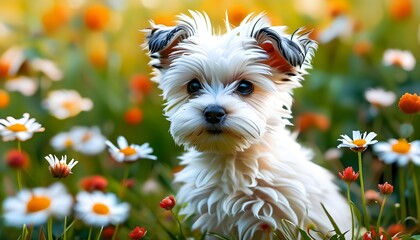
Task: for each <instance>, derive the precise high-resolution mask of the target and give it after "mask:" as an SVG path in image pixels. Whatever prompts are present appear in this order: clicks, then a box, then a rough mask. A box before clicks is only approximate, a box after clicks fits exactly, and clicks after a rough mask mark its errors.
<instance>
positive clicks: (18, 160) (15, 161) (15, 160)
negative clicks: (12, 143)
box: [6, 149, 29, 169]
mask: <svg viewBox="0 0 420 240" xmlns="http://www.w3.org/2000/svg"><path fill="white" fill-rule="evenodd" d="M6 163H7V165H8V166H9V167H12V168H19V169H22V168H26V167H28V165H29V156H28V154H26V153H25V152H22V151H19V150H17V149H12V150H10V151H8V152H7V153H6Z"/></svg>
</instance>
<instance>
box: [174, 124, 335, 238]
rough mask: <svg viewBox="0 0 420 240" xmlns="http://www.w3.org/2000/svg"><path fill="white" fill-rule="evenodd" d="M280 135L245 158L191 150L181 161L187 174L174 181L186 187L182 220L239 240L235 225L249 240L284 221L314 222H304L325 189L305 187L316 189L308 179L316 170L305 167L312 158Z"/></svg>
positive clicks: (243, 154) (181, 194)
mask: <svg viewBox="0 0 420 240" xmlns="http://www.w3.org/2000/svg"><path fill="white" fill-rule="evenodd" d="M285 132H286V131H285ZM281 135H283V137H282V138H279V137H277V139H273V138H269V139H268V138H265V139H264V140H263V141H262V142H260V143H258V144H254V145H253V146H251V147H250V148H249V149H247V150H246V151H244V152H236V153H233V154H217V153H205V152H197V151H194V150H192V151H189V152H187V153H185V154H184V155H183V156H182V157H181V160H182V162H181V164H183V165H185V168H184V169H183V170H182V171H181V172H179V173H178V174H177V175H176V178H175V181H176V182H179V183H182V187H181V188H180V191H179V193H178V196H177V198H178V200H179V201H180V202H185V203H188V205H187V206H186V207H185V208H183V209H182V210H181V211H182V212H181V213H182V214H185V215H193V214H197V215H198V216H199V219H198V220H197V221H196V223H195V224H194V226H193V227H194V228H201V229H202V230H204V229H205V230H208V231H216V232H220V231H221V232H229V233H232V234H233V235H236V234H235V232H234V227H235V225H237V226H238V227H243V228H244V229H247V230H246V231H241V230H240V229H239V233H240V234H243V235H242V236H240V238H244V239H246V238H247V236H255V234H257V233H258V232H260V231H262V230H263V226H264V225H265V224H269V225H270V226H273V227H274V228H278V227H279V226H278V224H279V223H280V221H281V219H288V220H290V221H291V222H293V223H295V224H297V225H301V226H305V225H308V224H309V223H311V222H312V221H313V220H311V219H310V218H307V217H306V216H307V211H309V209H311V208H312V205H311V202H310V200H309V199H310V197H311V196H312V197H314V196H315V195H322V189H317V188H311V187H307V186H313V182H314V179H312V177H311V176H310V175H309V174H310V172H311V168H312V167H315V168H318V166H316V165H314V164H312V163H311V162H309V161H306V159H307V157H308V156H307V155H308V152H307V151H306V150H304V149H302V148H301V147H300V146H299V145H298V144H296V142H295V141H294V140H293V139H292V138H291V137H290V136H288V135H284V134H281ZM273 141H274V142H273ZM273 143H275V144H274V145H273ZM283 143H287V144H285V145H282V144H283ZM303 161H304V162H303ZM316 170H317V171H319V169H316ZM327 176H329V175H328V174H327ZM324 178H325V177H324ZM315 181H316V180H315ZM329 191H331V190H329ZM301 219H306V220H305V221H303V222H302V221H301Z"/></svg>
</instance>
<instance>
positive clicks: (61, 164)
mask: <svg viewBox="0 0 420 240" xmlns="http://www.w3.org/2000/svg"><path fill="white" fill-rule="evenodd" d="M45 159H47V161H48V163H49V164H50V166H49V167H48V169H49V170H50V173H51V175H52V176H53V177H55V178H64V177H67V176H68V175H69V174H71V173H72V172H71V169H72V168H73V167H74V166H75V165H76V164H77V163H78V161H75V160H74V159H72V160H71V161H70V162H69V163H68V164H67V156H66V155H64V156H62V157H61V160H58V158H57V157H56V156H54V155H52V154H50V155H48V156H46V157H45Z"/></svg>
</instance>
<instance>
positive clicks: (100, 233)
mask: <svg viewBox="0 0 420 240" xmlns="http://www.w3.org/2000/svg"><path fill="white" fill-rule="evenodd" d="M117 228H118V225H117ZM103 230H104V226H102V227H101V230H100V231H99V234H98V236H97V237H96V240H99V239H101V235H102V231H103ZM115 230H117V229H115ZM116 232H117V231H115V232H114V234H113V235H112V240H114V236H115V233H116Z"/></svg>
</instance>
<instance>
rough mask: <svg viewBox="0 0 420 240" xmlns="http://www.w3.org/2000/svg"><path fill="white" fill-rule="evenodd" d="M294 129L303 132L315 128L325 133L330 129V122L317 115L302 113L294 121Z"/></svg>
mask: <svg viewBox="0 0 420 240" xmlns="http://www.w3.org/2000/svg"><path fill="white" fill-rule="evenodd" d="M296 122H297V123H296V127H297V128H298V129H299V130H300V131H302V132H304V131H307V130H308V129H310V128H312V127H313V128H316V129H319V130H321V131H326V130H328V128H329V127H330V120H329V119H328V118H327V117H325V116H324V115H321V114H317V113H311V112H307V113H302V114H300V115H299V117H298V118H297V120H296Z"/></svg>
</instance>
